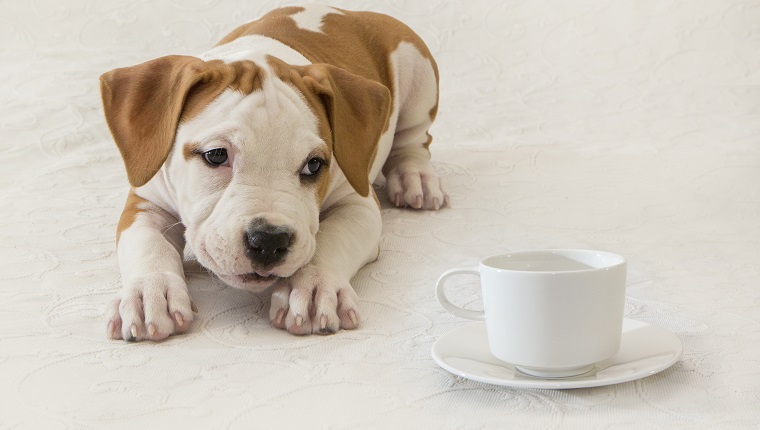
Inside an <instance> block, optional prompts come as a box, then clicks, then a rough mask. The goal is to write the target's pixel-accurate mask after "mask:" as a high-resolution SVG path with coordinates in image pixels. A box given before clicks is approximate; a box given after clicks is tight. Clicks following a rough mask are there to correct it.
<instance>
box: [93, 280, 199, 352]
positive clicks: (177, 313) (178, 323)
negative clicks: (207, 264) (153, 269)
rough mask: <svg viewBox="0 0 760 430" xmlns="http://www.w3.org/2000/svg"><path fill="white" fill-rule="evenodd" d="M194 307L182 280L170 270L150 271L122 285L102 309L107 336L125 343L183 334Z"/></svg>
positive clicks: (188, 325) (190, 319) (191, 317)
mask: <svg viewBox="0 0 760 430" xmlns="http://www.w3.org/2000/svg"><path fill="white" fill-rule="evenodd" d="M193 310H194V306H193V304H192V302H191V301H190V296H189V295H188V293H187V285H186V284H185V280H184V279H182V278H181V277H180V276H177V275H174V274H170V273H152V274H149V275H146V276H143V277H140V278H137V279H135V280H134V281H132V282H131V283H130V284H129V285H125V286H124V287H123V288H122V289H121V291H120V292H119V294H118V295H117V296H116V298H114V300H113V301H111V303H110V304H109V306H108V309H107V310H106V316H107V318H108V323H107V324H108V326H107V327H108V328H107V330H108V332H107V334H108V336H109V337H110V338H111V339H124V340H126V341H128V342H134V341H139V340H163V339H166V338H167V337H169V336H170V335H172V334H177V333H184V332H186V331H187V329H188V328H189V327H190V323H191V322H192V321H193Z"/></svg>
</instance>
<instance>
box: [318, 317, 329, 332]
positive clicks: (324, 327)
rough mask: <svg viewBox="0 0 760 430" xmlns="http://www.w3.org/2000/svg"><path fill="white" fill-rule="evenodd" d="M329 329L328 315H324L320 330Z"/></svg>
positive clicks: (320, 320) (320, 321)
mask: <svg viewBox="0 0 760 430" xmlns="http://www.w3.org/2000/svg"><path fill="white" fill-rule="evenodd" d="M326 328H327V315H322V317H321V318H320V319H319V329H320V330H323V331H324V330H325V329H326Z"/></svg>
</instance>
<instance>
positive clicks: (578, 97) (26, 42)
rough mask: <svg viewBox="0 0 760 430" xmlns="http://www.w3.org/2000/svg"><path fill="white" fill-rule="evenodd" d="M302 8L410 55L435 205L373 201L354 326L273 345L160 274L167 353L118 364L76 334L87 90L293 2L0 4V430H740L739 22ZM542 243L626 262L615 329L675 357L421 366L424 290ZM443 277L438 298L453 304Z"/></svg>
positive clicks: (116, 202)
mask: <svg viewBox="0 0 760 430" xmlns="http://www.w3.org/2000/svg"><path fill="white" fill-rule="evenodd" d="M329 3H330V4H331V5H333V6H335V7H339V8H346V9H367V10H374V11H378V12H384V13H388V14H390V15H393V16H394V17H397V18H399V19H401V20H402V21H404V22H405V23H407V24H408V25H409V26H410V27H412V28H413V29H414V30H415V31H417V32H418V33H419V34H420V35H421V36H422V38H423V39H424V40H425V42H426V43H427V44H428V45H429V47H430V48H431V51H432V53H433V55H434V56H435V58H436V60H437V62H438V65H439V68H440V75H441V100H440V109H439V112H438V118H437V120H436V123H435V124H434V126H433V128H432V130H431V134H432V135H433V137H434V141H433V146H432V153H433V163H434V166H435V168H436V170H437V172H438V173H439V174H440V175H441V176H442V177H443V178H444V180H445V181H446V185H447V190H448V191H449V194H450V196H451V207H450V208H446V209H444V210H442V211H440V212H415V211H412V210H399V209H395V208H393V207H392V205H391V204H390V203H389V202H388V201H387V200H382V199H381V202H382V205H383V217H384V221H383V222H384V224H383V231H384V232H383V237H382V241H381V253H380V258H379V260H378V261H376V262H374V263H372V264H370V265H368V266H366V267H365V268H364V269H362V270H361V271H360V272H359V273H358V274H357V275H356V276H355V278H354V279H353V284H354V286H355V289H356V290H357V293H358V295H359V298H360V304H361V307H362V313H363V315H364V318H365V320H364V321H363V322H362V325H361V326H360V328H359V329H357V330H354V331H342V332H339V333H337V334H335V335H333V336H312V337H303V338H301V337H294V336H291V335H289V334H287V333H284V332H282V331H280V330H276V329H274V328H272V327H271V326H270V324H269V319H268V315H267V311H268V308H269V298H268V297H266V296H265V295H254V294H250V293H247V292H243V291H236V290H233V289H230V288H226V287H224V286H223V285H222V284H221V283H220V282H219V281H218V280H216V279H213V278H212V277H211V276H210V275H209V274H207V273H206V272H205V271H204V270H203V269H202V268H201V267H198V266H196V265H193V264H192V263H188V265H187V272H188V280H189V288H190V292H191V294H192V297H193V300H194V302H195V304H196V305H197V307H198V309H199V313H198V314H197V316H196V320H195V321H194V323H193V326H192V328H191V330H190V332H189V333H187V334H186V335H183V336H177V337H172V338H170V339H168V340H167V341H165V342H162V343H150V342H146V343H141V344H127V343H124V342H120V341H111V340H108V339H107V338H106V333H105V325H104V316H103V310H104V308H105V305H106V304H107V302H108V301H109V300H110V297H112V296H113V295H114V294H115V292H116V291H117V290H118V289H119V287H120V285H121V281H120V279H119V274H118V273H119V272H118V267H117V262H116V256H115V231H116V224H117V222H118V219H119V214H120V211H121V209H122V205H123V203H124V199H125V198H126V195H127V191H128V186H127V180H126V174H125V172H124V169H123V165H122V162H121V160H120V158H119V153H118V150H117V149H116V147H115V145H114V144H113V142H112V141H111V138H110V135H109V133H108V129H107V127H106V124H105V120H104V118H103V113H102V109H101V106H100V95H99V92H98V76H99V75H100V74H101V73H103V72H105V71H107V70H110V69H113V68H115V67H123V66H128V65H133V64H137V63H140V62H143V61H147V60H150V59H153V58H156V57H158V56H161V55H167V54H184V55H198V54H200V53H202V52H203V51H205V50H207V49H209V48H210V47H211V46H213V45H214V44H215V43H216V42H217V41H218V40H219V39H221V38H222V37H223V36H224V35H225V34H226V33H227V32H229V31H230V30H232V29H234V28H235V27H237V26H238V25H240V24H241V23H244V22H246V21H249V20H251V19H254V18H256V17H258V16H260V15H262V14H263V13H265V12H266V11H268V10H270V9H272V8H274V7H278V6H282V5H291V4H293V2H290V1H282V0H266V1H259V2H247V1H242V0H191V1H179V0H169V1H163V2H146V1H133V2H104V1H95V0H68V1H66V2H60V1H55V0H30V1H27V2H10V1H6V2H2V6H0V10H1V11H2V13H0V47H1V48H2V49H1V50H0V52H2V54H3V55H2V59H0V82H2V83H3V84H2V85H0V137H1V138H0V169H1V170H0V196H1V197H2V204H0V428H9V429H17V428H18V429H26V428H49V429H57V428H64V429H101V428H114V429H133V428H140V427H144V428H159V427H165V428H207V429H217V428H218V429H238V428H266V427H273V428H435V429H482V428H539V429H557V428H584V429H588V428H594V429H615V430H622V429H637V430H638V429H670V428H691V429H717V428H737V429H738V428H757V425H758V423H760V408H758V405H760V371H758V369H759V368H760V311H758V309H760V290H758V284H760V264H759V263H758V262H760V185H759V184H760V50H759V49H758V46H759V44H760V4H758V2H757V1H755V0H736V1H730V2H720V1H708V0H695V1H688V2H686V1H630V2H609V1H602V0H598V1H597V0H590V1H583V2H577V1H572V2H563V1H559V0H540V1H535V2H533V1H523V2H493V1H487V0H471V1H468V2H454V1H443V0H432V1H412V0H387V1H369V0H351V1H349V0H335V1H330V2H329ZM378 194H379V195H381V196H384V195H385V193H378ZM549 247H555V248H572V247H576V248H591V249H603V250H609V251H613V252H617V253H620V254H622V255H624V256H626V257H627V258H628V260H629V273H628V288H627V297H626V317H627V318H631V319H636V320H640V321H644V322H647V323H650V324H655V325H658V326H661V327H664V328H666V329H668V330H670V331H672V332H673V333H675V334H676V335H677V336H678V337H679V338H680V339H681V341H682V342H683V346H684V355H683V358H682V359H681V361H680V362H678V363H676V364H675V365H674V366H673V367H671V368H670V369H668V370H666V371H663V372H662V373H659V374H656V375H654V376H651V377H648V378H645V379H641V380H637V381H633V382H627V383H623V384H619V385H612V386H608V387H600V388H593V389H578V390H571V391H551V390H525V389H512V388H504V387H496V386H489V385H486V384H482V383H477V382H473V381H469V380H466V379H463V378H461V377H458V376H455V375H453V374H450V373H448V372H447V371H445V370H443V369H441V368H440V367H438V366H437V365H436V364H435V363H434V361H433V359H432V358H431V356H430V350H431V346H432V345H433V343H434V342H435V340H436V339H438V338H439V337H440V336H442V335H443V334H445V333H448V332H449V331H451V330H453V329H455V328H457V327H461V326H462V325H464V324H467V323H468V322H467V321H463V320H459V319H457V318H456V317H454V316H452V315H450V314H448V313H447V312H446V311H444V310H443V308H441V307H440V305H439V304H438V303H437V302H436V299H435V295H434V292H433V285H434V282H435V280H436V278H437V277H438V275H440V274H441V273H442V272H443V271H445V270H446V269H448V268H451V267H455V266H464V265H472V264H474V263H475V262H477V261H478V260H479V259H480V258H482V257H484V256H488V255H491V254H496V253H500V252H505V251H509V250H521V249H537V248H549ZM469 282H472V281H471V280H468V279H466V278H465V279H462V280H461V281H460V282H459V284H456V285H452V288H451V291H450V293H449V295H450V296H452V297H455V298H456V299H458V300H459V302H458V304H460V305H467V306H470V307H472V308H477V307H479V306H480V303H479V300H478V292H477V290H476V287H475V286H474V285H471V283H469Z"/></svg>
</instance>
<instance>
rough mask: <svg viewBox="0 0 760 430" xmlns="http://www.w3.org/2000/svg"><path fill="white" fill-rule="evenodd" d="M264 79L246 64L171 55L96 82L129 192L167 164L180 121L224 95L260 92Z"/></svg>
mask: <svg viewBox="0 0 760 430" xmlns="http://www.w3.org/2000/svg"><path fill="white" fill-rule="evenodd" d="M263 79H264V74H263V72H262V70H261V69H260V68H258V67H257V66H256V65H255V64H253V63H252V62H250V61H240V62H235V63H230V64H225V63H223V62H222V61H218V60H216V61H208V62H206V61H203V60H201V59H199V58H195V57H189V56H179V55H173V56H168V57H162V58H158V59H155V60H152V61H148V62H146V63H142V64H139V65H136V66H132V67H125V68H120V69H115V70H112V71H110V72H108V73H105V74H103V75H102V76H101V77H100V90H101V96H102V99H103V110H104V112H105V117H106V122H107V123H108V127H109V128H110V130H111V134H112V135H113V138H114V141H115V142H116V146H117V147H118V148H119V151H120V152H121V156H122V158H123V160H124V165H125V167H126V169H127V177H128V178H129V182H130V184H132V186H133V187H140V186H142V185H145V183H147V182H148V181H149V180H150V179H151V178H152V177H153V176H154V175H155V174H156V172H158V170H159V169H160V168H161V166H162V165H163V163H164V161H166V157H167V156H168V155H169V152H170V151H171V148H172V145H173V143H174V136H175V134H176V132H177V127H178V126H179V123H180V121H181V120H186V119H189V118H192V117H194V116H195V115H197V114H198V113H200V112H201V111H202V110H203V108H205V106H207V105H208V104H209V103H210V102H211V101H212V100H213V99H215V98H216V97H218V96H219V95H220V94H221V93H222V92H223V91H224V90H225V89H227V88H230V87H232V88H234V89H237V90H238V91H241V92H244V93H250V92H252V91H255V90H257V89H261V85H262V80H263Z"/></svg>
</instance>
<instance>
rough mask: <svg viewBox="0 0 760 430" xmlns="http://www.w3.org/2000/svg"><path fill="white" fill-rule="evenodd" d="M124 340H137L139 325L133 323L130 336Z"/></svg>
mask: <svg viewBox="0 0 760 430" xmlns="http://www.w3.org/2000/svg"><path fill="white" fill-rule="evenodd" d="M124 340H126V341H127V342H134V341H136V340H137V325H135V324H132V327H130V328H129V337H127V338H126V339H124Z"/></svg>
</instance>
